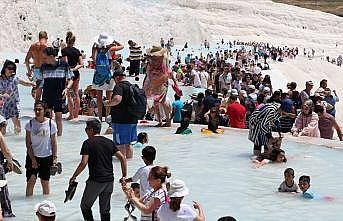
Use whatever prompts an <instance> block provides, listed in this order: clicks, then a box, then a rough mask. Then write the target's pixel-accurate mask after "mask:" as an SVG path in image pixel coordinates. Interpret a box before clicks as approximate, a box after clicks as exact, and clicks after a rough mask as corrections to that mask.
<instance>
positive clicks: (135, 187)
mask: <svg viewBox="0 0 343 221" xmlns="http://www.w3.org/2000/svg"><path fill="white" fill-rule="evenodd" d="M131 189H132V190H133V193H134V194H135V197H137V198H140V185H139V183H131Z"/></svg>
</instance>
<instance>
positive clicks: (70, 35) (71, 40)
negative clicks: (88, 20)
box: [66, 31, 76, 45]
mask: <svg viewBox="0 0 343 221" xmlns="http://www.w3.org/2000/svg"><path fill="white" fill-rule="evenodd" d="M75 40H76V38H75V35H74V34H73V32H71V31H68V32H67V36H66V42H67V45H73V44H74V43H75Z"/></svg>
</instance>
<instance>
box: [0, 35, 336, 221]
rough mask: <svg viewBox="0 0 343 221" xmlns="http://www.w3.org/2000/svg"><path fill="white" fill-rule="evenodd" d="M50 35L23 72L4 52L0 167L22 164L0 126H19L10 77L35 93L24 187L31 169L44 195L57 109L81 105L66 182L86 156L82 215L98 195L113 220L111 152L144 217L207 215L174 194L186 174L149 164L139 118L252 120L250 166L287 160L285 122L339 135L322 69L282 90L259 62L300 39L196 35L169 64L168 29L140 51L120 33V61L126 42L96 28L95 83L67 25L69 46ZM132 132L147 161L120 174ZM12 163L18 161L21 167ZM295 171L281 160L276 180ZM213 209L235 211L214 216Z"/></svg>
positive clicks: (216, 122)
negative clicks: (85, 73)
mask: <svg viewBox="0 0 343 221" xmlns="http://www.w3.org/2000/svg"><path fill="white" fill-rule="evenodd" d="M47 40H48V35H47V33H46V32H45V31H41V32H40V33H39V40H38V42H36V43H34V44H32V45H31V47H30V48H29V50H28V53H27V56H26V58H25V64H26V68H27V72H28V73H27V76H28V78H29V80H24V79H21V78H19V77H18V76H17V75H16V68H17V65H16V63H14V62H12V61H9V60H6V61H5V63H4V64H3V68H2V70H1V76H0V96H1V99H2V105H1V115H2V116H0V126H1V128H5V129H2V130H1V132H0V148H1V152H0V162H1V164H0V178H1V179H2V180H5V173H6V170H7V172H8V171H12V170H15V168H20V164H19V165H18V163H13V162H14V159H13V156H12V155H11V152H10V151H9V149H8V148H7V146H6V142H5V137H4V134H5V132H6V125H7V120H9V119H12V121H13V124H14V129H15V132H16V133H17V134H19V133H20V132H21V122H20V99H19V92H18V84H21V85H24V86H32V87H33V89H32V96H33V98H34V101H35V102H34V117H33V118H32V119H31V120H29V122H28V123H27V124H26V125H25V133H26V148H27V156H26V162H25V168H26V178H27V187H26V196H28V197H29V196H32V195H33V189H34V186H35V183H36V179H37V177H39V178H40V181H41V185H42V190H43V194H49V193H50V186H49V185H50V184H49V180H50V176H51V175H52V174H54V173H56V171H58V173H61V171H62V167H61V163H59V161H58V143H57V136H62V135H63V133H62V132H63V130H62V128H63V127H62V124H63V121H62V113H64V112H65V111H66V110H65V109H66V108H64V106H65V104H66V102H67V111H66V112H69V113H68V114H67V116H68V117H67V118H66V120H76V119H78V117H79V115H80V114H81V115H88V116H93V117H94V118H91V119H90V120H88V121H87V122H86V128H85V132H86V134H87V136H88V139H87V140H85V141H84V143H83V144H82V149H81V152H80V154H81V156H82V158H81V161H80V163H79V165H78V166H77V168H76V169H75V172H74V174H73V175H72V177H71V178H70V181H69V182H70V185H75V183H76V179H77V177H78V176H79V175H80V174H81V173H82V171H83V170H84V169H85V167H86V166H88V168H89V178H88V180H87V183H86V187H85V190H84V193H83V196H82V200H81V211H82V215H83V218H84V219H85V220H93V214H92V209H91V208H92V206H93V204H94V202H95V200H96V199H97V198H99V205H100V216H101V220H110V205H111V195H112V192H113V185H114V176H113V165H112V156H116V157H117V158H118V159H119V162H120V165H121V170H122V178H121V179H120V182H121V185H122V189H123V192H124V193H125V195H126V196H127V198H128V204H127V206H125V208H127V210H128V212H129V217H131V218H132V216H133V215H132V214H131V213H132V210H133V208H138V209H139V210H140V211H141V220H161V221H168V220H193V221H201V220H205V215H204V210H203V208H202V207H201V205H200V204H199V203H198V202H194V205H193V207H194V209H195V210H196V211H195V210H194V209H193V208H192V207H191V206H189V205H187V204H183V203H182V201H183V199H184V197H185V196H187V195H188V194H189V190H188V188H187V187H186V185H185V183H184V181H182V180H180V179H176V178H173V177H172V178H170V172H169V170H168V168H167V167H161V166H158V165H155V164H154V160H155V158H156V149H155V148H154V147H152V146H149V145H148V144H147V143H148V139H147V134H146V133H145V134H139V135H138V136H137V124H138V123H139V122H140V121H146V120H152V121H157V122H158V123H157V124H156V127H171V126H172V123H177V124H179V127H178V129H177V131H176V133H177V134H189V133H192V130H191V129H190V128H189V124H190V123H194V124H201V125H207V127H206V128H202V130H201V131H202V133H205V134H206V133H214V134H218V133H223V131H224V130H225V127H233V128H240V129H249V135H248V139H249V140H250V141H252V142H253V144H254V147H253V154H254V155H255V156H256V158H254V162H255V163H256V165H257V167H260V166H262V165H264V164H266V163H269V162H278V163H282V162H286V161H287V158H286V154H285V151H284V150H282V149H281V148H280V147H281V142H282V135H281V134H282V133H291V134H292V135H293V136H309V137H321V138H325V139H333V138H334V130H336V132H337V135H338V138H339V139H340V140H341V141H342V139H343V137H342V132H341V129H340V127H339V125H338V123H337V121H336V120H335V116H336V108H335V104H336V102H339V97H338V95H337V93H336V91H335V90H331V89H330V88H329V87H328V82H327V80H326V79H323V80H321V81H320V87H319V88H317V89H315V90H314V89H313V87H314V83H313V82H312V81H311V80H308V81H307V82H305V85H304V86H305V88H304V89H303V90H301V89H302V88H301V89H300V90H298V85H297V83H296V82H290V83H288V84H287V90H281V89H277V88H275V87H273V84H272V80H271V77H270V76H269V75H265V74H264V73H263V71H264V70H268V69H270V66H269V63H270V62H283V61H284V60H285V59H296V58H297V56H298V54H299V51H298V48H289V47H287V46H284V47H275V46H272V45H270V44H268V43H259V42H241V41H233V42H231V41H229V42H225V41H224V39H223V40H222V41H221V42H219V43H218V44H217V45H219V46H218V48H217V50H216V51H211V50H210V49H211V47H210V43H209V42H208V41H207V40H206V41H205V42H204V43H203V44H202V46H201V47H202V49H204V50H202V51H205V52H206V53H205V54H203V52H201V53H200V54H198V55H196V54H193V53H188V52H187V48H188V45H187V43H186V45H185V46H184V47H183V49H180V50H175V52H176V53H175V56H174V60H175V62H174V63H173V64H171V60H172V58H171V55H170V52H171V51H172V49H173V47H174V40H173V39H172V38H171V39H169V40H168V42H167V43H165V42H164V40H163V38H161V41H160V46H161V47H160V46H153V47H152V48H151V49H149V50H148V51H147V52H146V54H143V52H142V49H141V46H139V44H138V43H136V42H135V41H133V40H129V41H128V45H129V51H130V55H129V58H128V59H127V61H128V62H129V67H128V68H126V67H124V62H123V59H122V57H121V56H120V54H119V52H120V51H121V50H122V49H123V48H124V45H123V44H122V43H119V42H117V41H116V40H114V39H112V38H111V37H110V36H109V35H106V34H100V35H99V36H98V38H97V39H96V41H95V42H94V44H93V45H92V48H91V49H92V55H91V57H92V60H93V61H94V62H93V65H94V77H93V80H92V84H91V85H89V86H87V87H86V88H85V89H84V90H80V88H79V84H80V77H82V76H81V75H80V69H81V68H83V58H84V56H83V54H82V53H81V52H80V51H79V49H77V48H75V46H74V45H75V42H76V37H75V35H74V34H73V33H72V32H68V33H67V34H66V39H65V42H66V45H65V46H63V49H62V50H61V52H59V49H60V45H57V44H56V43H55V44H54V45H53V47H51V46H49V45H48V43H47ZM186 46H187V47H186ZM222 48H224V49H222ZM59 53H60V54H61V56H59ZM312 53H313V56H314V52H312ZM183 54H184V56H183ZM126 72H128V75H127V74H126ZM139 76H144V81H143V86H142V88H140V87H139V86H137V85H135V84H132V83H130V81H129V80H128V77H135V78H137V77H139ZM136 80H139V79H136ZM170 86H171V87H170ZM186 87H191V88H193V90H194V91H195V92H194V93H193V94H191V95H190V96H189V97H187V95H185V94H184V92H183V88H186ZM169 88H172V90H173V91H174V93H173V94H174V96H173V97H174V101H171V100H170V97H168V90H169ZM104 91H105V92H106V94H105V96H104V94H103V92H104ZM148 100H150V101H151V102H150V103H151V104H150V105H148V103H149V102H148ZM52 119H54V120H52ZM103 121H106V122H108V124H109V125H110V127H109V128H108V133H112V135H113V139H112V140H111V139H108V138H106V137H104V136H101V135H100V132H101V122H103ZM273 132H278V134H279V137H274V136H273ZM106 133H107V132H106ZM137 137H138V138H139V139H137ZM137 140H138V141H139V142H137ZM135 142H137V143H136V144H135V145H139V146H140V147H141V148H142V160H143V162H144V164H145V165H144V166H143V167H141V168H139V169H138V170H137V172H136V173H135V174H134V176H132V177H130V178H127V175H128V174H127V165H126V160H127V159H130V158H132V157H133V148H132V144H134V143H135ZM262 148H263V149H264V151H262ZM5 159H6V164H5ZM14 164H15V165H14ZM14 167H15V168H14ZM6 168H7V169H6ZM16 170H17V172H18V173H19V172H20V169H16ZM292 171H293V170H292V169H291V168H290V169H288V170H287V171H285V183H283V184H281V185H280V188H279V190H280V191H283V189H285V188H286V189H287V188H291V190H295V191H297V190H298V188H297V186H296V184H295V183H294V182H292V181H293V178H294V171H293V172H292ZM292 174H293V175H292ZM289 177H291V179H290V178H289ZM138 181H139V184H137V183H136V182H138ZM129 183H133V184H131V185H129ZM309 183H310V178H309V177H308V176H305V177H300V179H299V185H300V189H301V190H302V191H303V192H304V196H305V195H306V196H305V197H307V195H308V194H310V191H308V188H309ZM306 185H307V186H306ZM0 188H1V191H0V199H1V205H2V209H3V213H2V215H3V216H5V217H8V216H14V214H13V213H12V210H11V204H10V200H9V198H8V191H7V186H6V185H4V186H2V187H0ZM135 189H136V191H135ZM305 193H307V194H305ZM307 198H311V197H307ZM312 198H314V197H312ZM130 208H131V209H130ZM55 212H56V208H55V206H54V204H53V203H51V202H48V201H46V202H43V203H42V204H39V205H38V206H37V208H36V214H37V216H38V217H39V219H40V220H54V218H55V216H56V214H55ZM44 217H45V218H46V217H50V218H49V219H48V218H46V219H44ZM219 220H235V219H234V218H232V217H226V218H225V217H223V218H221V219H219Z"/></svg>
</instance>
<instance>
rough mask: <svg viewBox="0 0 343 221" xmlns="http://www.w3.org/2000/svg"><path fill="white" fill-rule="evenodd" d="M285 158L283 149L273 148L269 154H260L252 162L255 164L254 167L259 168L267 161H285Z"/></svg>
mask: <svg viewBox="0 0 343 221" xmlns="http://www.w3.org/2000/svg"><path fill="white" fill-rule="evenodd" d="M286 162H287V158H286V154H285V151H284V150H282V149H273V150H272V151H271V153H270V154H261V155H260V156H258V157H257V158H256V159H255V160H253V163H254V164H255V166H256V168H259V167H261V166H263V165H266V164H268V163H286Z"/></svg>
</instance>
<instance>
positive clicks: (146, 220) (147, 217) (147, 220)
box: [141, 188, 169, 221]
mask: <svg viewBox="0 0 343 221" xmlns="http://www.w3.org/2000/svg"><path fill="white" fill-rule="evenodd" d="M152 191H153V190H152ZM152 191H148V192H147V194H145V196H143V198H142V201H143V203H144V204H145V205H147V204H148V203H149V201H150V200H152V199H153V198H156V199H159V200H160V206H161V205H163V204H165V203H168V202H169V197H168V194H167V192H166V190H164V188H160V189H158V190H156V191H153V192H152ZM160 206H159V207H158V208H156V209H155V210H154V211H153V212H152V213H150V214H144V213H142V214H141V221H152V220H157V210H158V209H159V208H160ZM153 215H154V219H153Z"/></svg>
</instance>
